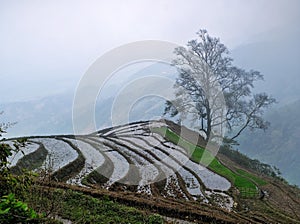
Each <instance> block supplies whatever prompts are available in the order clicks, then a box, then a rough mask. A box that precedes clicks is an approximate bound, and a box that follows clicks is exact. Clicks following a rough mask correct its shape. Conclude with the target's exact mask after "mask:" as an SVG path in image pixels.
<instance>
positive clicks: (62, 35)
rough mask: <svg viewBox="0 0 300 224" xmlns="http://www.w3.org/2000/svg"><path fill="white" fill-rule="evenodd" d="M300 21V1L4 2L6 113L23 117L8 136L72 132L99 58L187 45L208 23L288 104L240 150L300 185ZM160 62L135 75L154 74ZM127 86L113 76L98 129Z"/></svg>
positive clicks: (0, 5)
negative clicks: (132, 47)
mask: <svg viewBox="0 0 300 224" xmlns="http://www.w3.org/2000/svg"><path fill="white" fill-rule="evenodd" d="M299 21H300V1H298V0H281V1H279V0H252V1H240V0H229V1H222V0H219V1H199V0H195V1H192V0H189V1H171V0H168V1H33V0H32V1H31V0H28V1H0V33H1V35H0V80H1V87H0V111H1V110H4V111H5V114H4V115H2V116H1V121H17V122H18V124H17V125H15V126H14V127H13V128H11V129H10V130H9V134H8V135H7V136H6V137H9V136H23V135H37V134H58V133H70V132H72V102H73V95H74V92H75V91H76V87H77V85H78V83H79V81H80V79H81V77H82V76H83V75H84V73H85V72H86V70H87V69H88V67H89V66H90V65H91V64H92V63H93V62H94V61H95V60H96V59H97V58H98V57H100V56H101V55H103V54H104V53H105V52H107V51H109V50H111V49H113V48H116V47H118V46H120V45H122V44H126V43H129V42H133V41H140V40H149V39H155V40H165V41H170V42H174V43H177V44H180V45H184V44H186V42H187V41H188V40H191V39H193V38H195V37H196V35H195V33H196V32H197V31H198V30H199V29H200V28H205V29H207V30H208V32H209V34H210V35H212V36H216V37H220V39H221V41H222V42H223V43H224V44H225V45H226V46H227V47H228V48H229V50H230V52H231V56H232V57H233V58H234V63H235V64H236V65H239V66H241V67H243V68H245V69H256V70H259V71H261V72H262V74H264V75H265V81H264V82H262V83H258V84H257V87H256V90H257V91H266V92H268V93H270V94H271V95H273V96H274V97H276V98H277V100H278V102H279V103H278V104H277V105H275V106H274V107H273V108H272V109H270V110H269V111H268V113H267V114H266V118H267V119H269V120H270V121H271V122H272V126H271V127H270V129H269V130H268V131H267V132H266V133H262V132H257V133H246V135H243V136H241V138H240V141H241V146H240V147H238V149H239V150H241V151H243V152H245V153H246V154H248V155H250V156H251V157H253V158H258V159H260V160H262V161H264V162H268V163H270V164H272V165H276V166H278V167H279V168H280V169H281V170H282V172H283V175H284V176H285V177H286V178H287V179H288V180H289V181H290V182H291V183H294V184H298V185H300V178H299V174H298V173H299V171H300V166H299V164H300V150H299V144H300V142H299V140H298V138H299V137H298V136H299V135H300V130H299V126H300V122H299V117H298V114H299V113H300V106H299V104H300V103H299V102H300V101H299V100H300V88H299V83H300V74H299V73H300V63H299V58H300V43H299V40H300V28H299V27H300V22H299ZM159 66H160V65H152V66H149V67H148V68H146V69H143V70H141V71H140V72H139V73H138V74H134V75H135V76H137V75H143V74H146V73H149V74H155V73H156V72H157V71H158V69H162V68H161V67H159ZM163 69H165V68H163ZM119 76H120V77H122V73H120V74H119ZM118 85H120V84H118ZM118 85H114V83H110V87H111V88H107V92H106V93H105V94H104V96H102V97H99V99H98V104H97V107H96V114H97V115H96V116H98V117H97V124H98V126H99V128H100V127H102V126H105V125H109V122H107V121H108V120H107V119H108V118H109V115H110V106H109V105H111V103H112V101H113V97H114V95H115V91H117V89H118V88H119V87H120V86H118ZM162 102H163V101H159V100H157V99H153V98H151V99H149V100H148V101H145V100H142V101H141V103H140V104H139V105H136V107H135V108H133V113H132V114H131V118H132V119H133V120H134V119H146V118H147V116H146V115H145V114H141V112H140V111H144V110H145V108H148V112H149V116H150V117H151V116H154V117H155V116H156V115H157V114H159V113H161V108H162V106H163V103H162ZM103 105H104V106H103ZM149 108H150V109H151V110H149Z"/></svg>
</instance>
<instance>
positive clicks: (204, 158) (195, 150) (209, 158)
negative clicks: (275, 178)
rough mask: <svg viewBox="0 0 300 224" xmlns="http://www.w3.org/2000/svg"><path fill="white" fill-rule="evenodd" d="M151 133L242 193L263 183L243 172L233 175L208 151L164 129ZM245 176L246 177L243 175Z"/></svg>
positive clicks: (255, 188) (155, 129) (157, 129)
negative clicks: (183, 151) (177, 147)
mask: <svg viewBox="0 0 300 224" xmlns="http://www.w3.org/2000/svg"><path fill="white" fill-rule="evenodd" d="M152 131H153V132H156V133H158V134H161V135H162V136H164V137H165V138H166V139H168V140H169V141H171V142H173V143H175V144H177V145H179V146H181V147H182V148H184V149H185V150H187V153H188V154H189V155H191V160H193V161H194V162H196V163H201V164H202V165H206V166H207V167H208V168H209V169H210V170H212V171H214V172H215V173H217V174H219V175H221V176H223V177H225V178H226V179H228V180H229V181H230V182H231V183H232V184H233V185H234V186H235V187H237V188H238V189H239V190H240V191H243V192H244V189H252V190H253V191H256V192H257V187H256V185H255V184H254V183H253V181H254V182H255V183H257V184H261V183H265V182H264V181H263V180H261V179H259V178H257V177H255V176H253V175H251V174H250V173H247V172H246V171H244V173H235V172H233V171H232V170H230V169H229V168H227V167H226V166H224V165H223V164H221V163H220V162H219V161H218V160H217V159H216V158H215V157H214V156H213V155H212V154H211V153H210V152H209V151H207V150H205V149H204V148H202V147H199V146H195V145H194V144H192V143H190V142H188V141H186V140H184V139H182V138H179V136H178V135H177V134H176V133H174V132H173V131H171V130H169V129H167V128H166V127H162V128H154V129H152ZM245 174H247V175H245Z"/></svg>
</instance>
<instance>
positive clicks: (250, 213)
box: [6, 121, 300, 223]
mask: <svg viewBox="0 0 300 224" xmlns="http://www.w3.org/2000/svg"><path fill="white" fill-rule="evenodd" d="M178 130H181V128H180V127H178V126H177V125H176V124H174V123H172V122H163V121H150V122H135V123H131V124H128V125H124V126H118V127H114V128H109V129H105V130H101V131H99V132H97V133H93V134H90V135H86V136H67V135H60V136H39V137H30V138H28V144H27V147H25V149H24V154H25V155H22V154H16V155H13V156H12V157H11V160H12V161H13V163H12V165H13V167H12V170H13V171H14V172H18V171H19V170H20V169H22V168H27V169H31V170H38V169H41V168H44V167H46V168H47V169H51V170H52V178H53V180H56V181H58V182H60V184H59V183H56V182H53V183H51V184H52V185H53V186H56V187H61V188H72V189H75V190H78V191H81V192H85V193H87V194H92V195H95V196H97V195H100V196H101V195H103V194H106V195H109V196H110V197H112V198H114V199H115V200H117V201H120V202H122V203H127V204H132V205H135V206H142V205H143V206H145V207H147V208H148V209H149V210H153V209H154V210H155V211H156V212H158V213H162V214H163V215H172V216H178V215H179V216H182V217H187V219H190V220H191V219H192V220H199V222H200V221H201V220H202V221H205V222H216V221H217V222H218V223H219V222H220V223H221V222H224V223H237V222H238V223H264V222H267V223H270V222H278V221H280V222H282V223H287V222H289V223H291V222H294V223H297V222H299V223H300V220H299V217H298V216H297V214H298V213H299V211H300V207H299V205H300V200H299V192H297V189H292V188H290V187H288V186H287V185H285V184H284V183H282V182H280V181H279V180H276V179H272V178H270V177H265V176H260V175H257V174H255V173H253V171H249V170H247V169H245V168H244V167H242V166H240V165H238V164H237V163H235V162H233V161H232V160H230V158H228V157H226V156H224V155H220V156H218V158H213V157H212V155H211V154H210V153H209V152H207V151H206V150H205V149H204V148H203V147H201V146H196V145H194V144H192V143H191V142H189V139H188V138H187V137H188V136H184V138H183V139H180V138H179V133H178ZM191 134H192V133H191ZM6 142H7V143H9V144H12V143H11V140H8V141H6ZM201 142H202V143H203V141H201V138H200V137H199V141H198V144H200V145H201ZM202 146H203V145H202ZM209 159H211V163H210V164H209V166H207V167H205V166H204V165H203V164H202V163H201V162H200V161H207V160H209ZM87 187H88V188H87ZM93 189H94V190H93ZM280 198H281V199H280ZM167 211H172V212H167ZM176 214H177V215H176ZM182 217H181V218H182Z"/></svg>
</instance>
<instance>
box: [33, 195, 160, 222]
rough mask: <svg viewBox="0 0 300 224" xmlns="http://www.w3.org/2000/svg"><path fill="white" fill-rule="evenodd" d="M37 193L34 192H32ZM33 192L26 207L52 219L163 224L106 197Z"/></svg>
mask: <svg viewBox="0 0 300 224" xmlns="http://www.w3.org/2000/svg"><path fill="white" fill-rule="evenodd" d="M36 192H38V191H36ZM36 192H33V193H32V194H33V195H31V197H30V198H31V199H28V202H29V204H31V205H33V206H35V207H37V209H39V208H40V209H41V208H42V211H40V212H45V213H47V212H48V211H51V210H53V208H54V210H53V212H52V215H58V216H59V217H61V218H63V219H67V220H70V221H72V222H74V223H95V224H98V223H99V224H100V223H103V224H106V223H116V224H117V223H132V224H139V223H157V224H159V223H163V218H162V217H161V216H159V215H157V214H146V213H145V212H143V211H141V210H139V209H137V208H134V207H130V206H126V205H122V204H120V203H117V202H114V201H112V200H111V199H109V198H108V197H103V198H101V199H100V198H94V197H92V196H89V195H85V194H83V193H80V192H76V191H72V190H67V191H66V190H61V189H56V190H54V191H51V192H47V191H45V192H43V193H42V194H37V193H36Z"/></svg>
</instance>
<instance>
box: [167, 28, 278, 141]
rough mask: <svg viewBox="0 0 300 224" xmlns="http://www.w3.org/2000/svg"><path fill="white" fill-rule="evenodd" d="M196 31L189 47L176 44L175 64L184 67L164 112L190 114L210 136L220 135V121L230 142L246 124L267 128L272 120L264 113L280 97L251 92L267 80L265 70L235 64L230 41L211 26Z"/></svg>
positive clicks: (187, 116) (179, 67) (196, 124)
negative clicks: (212, 33) (211, 30)
mask: <svg viewBox="0 0 300 224" xmlns="http://www.w3.org/2000/svg"><path fill="white" fill-rule="evenodd" d="M197 35H198V39H195V40H191V41H189V42H188V44H187V47H178V48H176V49H175V54H176V55H177V57H176V59H175V60H173V65H174V66H176V67H177V69H178V71H179V77H178V78H177V80H176V84H175V88H176V92H175V93H176V99H175V100H173V101H168V102H167V103H166V108H165V113H169V114H170V115H171V116H172V117H174V116H176V115H179V116H180V118H179V119H180V120H184V119H187V118H188V119H189V120H190V121H191V123H192V124H193V126H194V127H197V129H198V130H199V131H200V132H202V133H204V137H205V139H206V140H208V139H210V138H215V137H220V136H219V135H220V133H219V132H218V131H215V128H217V127H220V126H221V127H222V130H223V128H224V127H226V128H228V129H229V133H230V135H229V136H227V138H226V139H227V140H229V142H233V140H234V139H236V138H237V137H238V136H239V135H240V134H241V133H242V132H243V131H244V130H245V129H246V128H251V129H256V128H257V129H266V128H267V127H268V125H269V123H268V122H266V121H264V120H263V118H262V115H263V113H264V110H265V108H267V107H268V106H270V105H271V104H273V103H274V102H275V99H274V98H272V97H270V96H268V95H267V94H266V93H256V94H253V93H252V89H253V87H254V82H255V81H257V80H263V75H261V74H260V73H259V72H258V71H253V70H250V71H245V70H244V69H241V68H238V67H236V66H234V65H233V64H232V61H233V59H232V58H230V57H229V51H228V49H227V48H226V47H225V45H224V44H222V43H221V42H220V39H218V38H214V37H211V36H209V34H208V33H207V31H206V30H200V31H199V32H197ZM222 99H223V100H224V102H225V105H226V108H224V107H223V106H222V102H221V101H222Z"/></svg>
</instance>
